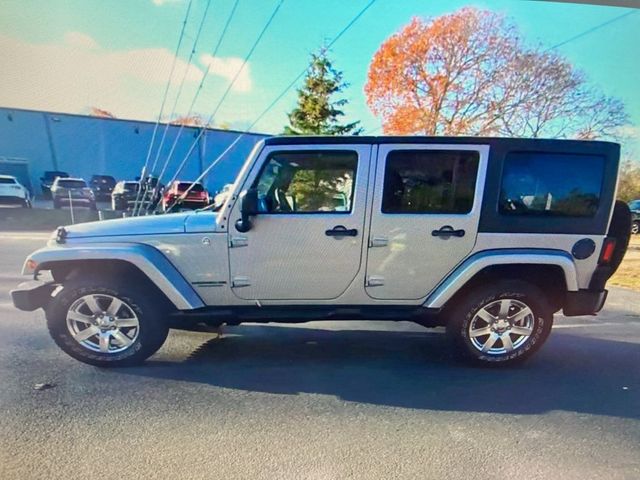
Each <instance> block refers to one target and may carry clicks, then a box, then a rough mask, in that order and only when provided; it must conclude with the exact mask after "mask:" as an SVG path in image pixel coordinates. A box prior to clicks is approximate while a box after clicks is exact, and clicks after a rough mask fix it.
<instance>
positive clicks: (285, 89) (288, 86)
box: [168, 0, 376, 211]
mask: <svg viewBox="0 0 640 480" xmlns="http://www.w3.org/2000/svg"><path fill="white" fill-rule="evenodd" d="M375 2H376V0H371V1H370V2H369V3H367V5H365V6H364V8H363V9H362V10H360V12H358V14H357V15H356V16H355V17H353V19H351V21H350V22H349V23H347V25H346V26H345V27H344V28H343V29H342V30H340V32H339V33H338V34H337V35H336V36H335V37H334V38H333V40H331V42H329V44H328V45H327V47H326V48H331V47H332V46H333V45H334V44H335V43H336V42H337V41H338V40H339V39H340V38H341V37H342V36H343V35H344V34H345V33H346V32H347V31H348V30H349V29H350V28H351V27H352V26H353V25H354V24H355V23H356V22H357V21H358V19H359V18H360V17H361V16H362V15H363V14H364V13H365V12H366V11H367V10H368V9H369V8H370V7H371V6H372V5H373V4H374V3H375ZM308 69H309V66H307V67H305V68H304V70H302V71H301V72H300V73H299V74H298V75H297V76H296V77H295V78H294V79H293V80H292V81H291V82H290V83H289V84H288V85H287V86H286V87H285V88H284V90H282V92H280V94H278V96H277V97H275V98H274V99H273V100H272V101H271V103H270V104H269V105H268V106H267V107H266V108H265V109H264V110H263V111H262V113H260V115H258V116H257V117H256V118H255V120H254V121H253V122H252V123H251V125H249V126H248V127H247V129H246V130H245V131H244V132H242V133H241V134H240V135H238V136H237V137H236V139H235V140H234V141H233V142H232V143H231V144H230V145H229V146H228V147H227V148H226V149H225V150H224V151H223V152H222V153H221V154H220V155H218V156H217V157H216V158H215V159H214V160H213V162H211V164H210V165H209V166H208V167H207V168H206V169H205V170H204V171H203V172H202V173H201V174H200V176H199V177H198V178H197V179H196V180H195V181H194V182H193V183H192V184H191V185H190V186H189V188H188V189H187V190H185V191H184V192H183V193H182V194H181V195H180V197H179V198H177V199H176V200H175V201H174V203H173V204H172V205H171V206H170V207H169V209H168V211H170V210H171V208H173V207H174V206H175V205H176V204H177V203H178V202H180V201H181V200H183V199H184V198H186V196H187V195H188V194H189V192H190V191H191V189H192V188H193V186H194V185H195V184H196V183H198V182H200V181H202V179H203V178H205V177H206V176H207V175H208V174H209V172H210V171H211V170H212V169H213V167H215V166H216V165H217V164H218V163H220V161H221V160H222V158H224V156H225V155H226V154H227V152H229V151H230V150H231V149H232V148H233V147H235V146H236V144H237V143H238V142H239V141H240V139H242V138H243V137H245V136H246V135H247V134H248V133H249V132H250V131H251V129H252V128H253V127H255V126H256V124H257V123H258V122H260V120H262V119H263V118H264V116H265V115H266V114H267V113H269V111H271V109H272V108H273V107H274V106H275V105H276V104H277V103H278V102H279V101H280V100H281V99H282V98H283V97H284V96H285V95H286V94H287V92H288V91H289V90H291V88H293V86H294V85H296V83H298V81H299V80H300V79H301V78H302V77H303V76H304V74H305V73H306V72H307V70H308Z"/></svg>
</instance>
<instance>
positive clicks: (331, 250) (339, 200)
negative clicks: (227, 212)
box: [229, 145, 371, 301]
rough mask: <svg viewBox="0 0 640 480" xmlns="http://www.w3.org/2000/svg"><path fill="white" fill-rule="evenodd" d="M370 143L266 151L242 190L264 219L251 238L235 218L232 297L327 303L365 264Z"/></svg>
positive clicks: (236, 210) (257, 220) (255, 223)
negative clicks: (250, 191)
mask: <svg viewBox="0 0 640 480" xmlns="http://www.w3.org/2000/svg"><path fill="white" fill-rule="evenodd" d="M370 155H371V146H370V145H335V146H329V145H321V146H315V147H314V146H309V145H304V146H282V147H281V146H268V147H265V149H264V150H263V151H262V153H261V154H260V158H259V159H258V162H257V163H256V165H255V166H254V168H253V169H252V171H251V172H250V173H249V175H248V177H247V180H246V181H245V183H244V188H245V189H247V188H250V187H251V188H256V189H257V190H258V198H259V213H258V214H257V215H255V216H254V217H252V228H251V229H250V230H249V231H248V232H246V233H240V232H238V231H236V230H235V227H234V222H235V220H236V219H237V218H239V217H240V205H239V203H240V202H236V204H235V205H234V207H233V210H232V212H231V216H230V220H231V222H230V226H229V244H230V249H229V259H230V267H231V285H232V289H233V292H234V293H235V294H236V295H237V296H238V297H240V298H243V299H255V300H305V301H308V300H328V299H334V298H338V297H339V296H340V295H341V294H342V293H343V292H344V291H345V290H346V289H347V288H348V287H349V285H350V284H351V283H352V282H353V280H354V278H355V277H356V275H357V273H358V271H359V269H360V264H361V255H362V247H363V228H364V217H365V210H366V197H367V178H368V172H369V161H370Z"/></svg>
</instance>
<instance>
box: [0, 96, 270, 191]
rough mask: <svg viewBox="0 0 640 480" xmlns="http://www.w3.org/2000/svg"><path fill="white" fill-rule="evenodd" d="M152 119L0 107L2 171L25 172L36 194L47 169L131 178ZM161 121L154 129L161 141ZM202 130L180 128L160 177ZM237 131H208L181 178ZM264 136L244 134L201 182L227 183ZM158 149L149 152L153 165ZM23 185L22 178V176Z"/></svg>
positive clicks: (196, 171) (172, 131)
mask: <svg viewBox="0 0 640 480" xmlns="http://www.w3.org/2000/svg"><path fill="white" fill-rule="evenodd" d="M153 129H154V123H151V122H138V121H132V120H118V119H108V118H98V117H89V116H84V115H70V114H61V113H51V112H40V111H32V110H20V109H11V108H4V107H0V173H8V174H15V175H18V176H20V177H25V176H28V179H29V180H28V181H29V182H30V184H31V187H32V191H33V192H34V193H36V194H39V193H40V189H39V185H40V177H41V176H42V173H43V172H44V171H45V170H63V171H66V172H69V174H70V175H72V176H74V177H82V178H84V179H86V180H89V178H90V177H91V175H93V174H105V175H113V176H114V177H116V179H118V180H132V179H134V178H135V177H136V176H139V175H140V171H141V168H142V165H143V164H144V161H145V159H146V157H147V152H148V148H149V143H150V141H151V137H152V135H153ZM179 129H180V127H179V126H175V125H170V126H169V128H168V129H167V135H166V138H165V141H164V143H163V148H162V149H161V151H160V154H159V156H158V161H157V166H156V168H155V172H154V173H155V174H158V173H160V170H161V169H162V166H163V164H164V162H165V159H166V158H167V156H168V154H169V151H170V149H171V147H172V145H173V142H174V140H175V138H176V137H177V136H178V131H179ZM164 130H165V125H164V124H161V125H160V126H159V128H158V131H157V133H156V141H155V145H156V146H158V145H159V144H160V139H161V137H162V135H163V133H164ZM199 133H200V130H199V129H197V128H194V127H184V128H183V131H182V133H181V134H180V135H179V139H178V143H177V144H176V148H175V151H174V153H173V155H172V157H171V160H170V162H169V164H168V168H167V171H166V173H165V174H164V176H163V183H166V182H167V181H168V180H169V179H171V177H173V175H174V173H175V171H176V169H177V167H178V165H179V164H180V162H181V161H182V160H183V159H184V158H185V156H186V154H187V152H188V151H189V149H190V148H191V146H192V145H193V143H194V142H195V141H196V137H197V136H198V134H199ZM240 134H241V132H235V131H226V130H214V129H207V130H206V132H205V134H204V135H203V136H202V138H201V139H200V141H199V142H198V143H197V144H196V146H195V148H193V150H192V152H191V154H190V155H189V157H188V159H187V161H186V164H185V168H184V169H183V170H182V172H181V173H180V175H179V179H181V180H195V179H196V178H197V177H198V176H199V175H200V174H201V172H202V170H203V169H204V168H206V167H207V166H208V165H209V164H210V163H211V162H212V161H213V160H215V159H216V158H217V157H218V155H220V153H222V152H223V151H224V150H225V149H226V148H227V147H228V146H229V145H230V144H231V143H233V141H234V140H235V139H236V138H237V137H238V136H239V135H240ZM265 136H266V135H260V134H247V135H245V136H244V137H243V138H241V139H240V140H239V141H238V143H237V144H236V145H235V146H234V147H233V148H232V149H231V150H230V151H229V152H228V153H227V154H226V155H225V156H224V158H223V159H222V160H221V161H220V162H219V163H218V164H217V165H216V167H214V168H213V169H212V170H211V172H210V174H209V175H208V176H207V178H206V179H205V180H204V182H205V184H206V186H207V188H208V189H209V191H210V192H216V191H217V190H219V189H220V188H221V187H222V186H223V185H224V184H226V183H230V182H232V181H233V179H234V178H235V176H236V174H237V173H238V171H239V170H240V168H241V167H242V164H243V162H244V160H245V159H246V157H247V155H248V154H249V152H250V151H251V149H252V148H253V146H254V145H255V144H256V143H257V142H258V141H259V140H261V139H262V138H264V137H265ZM155 157H156V150H154V151H153V152H152V155H151V161H150V164H153V162H154V160H155ZM23 181H24V182H25V183H26V179H23Z"/></svg>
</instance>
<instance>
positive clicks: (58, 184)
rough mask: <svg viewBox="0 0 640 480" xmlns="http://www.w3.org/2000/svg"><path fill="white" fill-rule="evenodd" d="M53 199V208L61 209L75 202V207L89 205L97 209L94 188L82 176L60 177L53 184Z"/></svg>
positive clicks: (92, 208)
mask: <svg viewBox="0 0 640 480" xmlns="http://www.w3.org/2000/svg"><path fill="white" fill-rule="evenodd" d="M51 199H52V200H53V208H55V209H59V208H62V207H63V206H69V205H70V204H71V202H73V206H74V207H88V208H90V209H91V210H96V209H97V207H96V197H95V195H94V194H93V190H91V188H89V185H87V182H85V181H84V180H83V179H82V178H71V177H67V178H62V177H58V178H56V179H55V181H54V182H53V185H51Z"/></svg>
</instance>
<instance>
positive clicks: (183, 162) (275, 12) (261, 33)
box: [169, 0, 284, 198]
mask: <svg viewBox="0 0 640 480" xmlns="http://www.w3.org/2000/svg"><path fill="white" fill-rule="evenodd" d="M283 3H284V0H279V2H278V4H277V5H276V7H275V9H274V10H273V12H272V13H271V16H270V17H269V18H268V20H267V22H266V23H265V25H264V27H263V28H262V30H261V31H260V34H259V35H258V37H257V38H256V40H255V41H254V42H253V45H252V46H251V48H250V49H249V52H247V55H246V56H245V57H244V60H243V61H242V64H241V65H240V67H239V68H238V70H237V71H236V73H235V75H234V76H233V78H232V79H231V82H229V85H228V86H227V88H226V90H225V91H224V93H223V94H222V97H221V98H220V100H218V103H217V104H216V106H215V108H214V110H213V112H212V113H211V115H210V116H209V118H208V119H207V121H206V122H205V125H204V127H203V128H202V129H201V130H200V133H199V134H198V136H197V137H196V138H195V139H194V140H193V142H192V143H191V147H190V148H189V150H188V151H187V153H186V155H185V156H184V158H183V160H182V162H180V166H179V167H178V169H177V170H176V173H175V174H174V175H173V177H172V178H171V180H170V181H169V184H170V183H171V182H173V181H174V180H175V179H176V178H177V177H178V175H179V174H180V172H181V171H182V169H183V168H184V165H185V164H186V162H187V160H188V159H189V156H190V155H191V153H192V152H193V150H194V149H195V147H196V146H197V145H198V142H199V141H200V138H202V136H203V135H204V133H205V132H206V126H207V125H209V124H211V122H212V120H213V118H214V116H215V115H216V113H217V112H218V110H219V109H220V106H221V105H222V103H223V102H224V100H225V99H226V97H227V95H228V94H229V92H230V91H231V88H233V85H234V84H235V82H236V80H238V77H239V76H240V74H241V73H242V71H243V70H244V67H245V66H246V64H247V62H248V61H249V59H250V58H251V55H253V52H254V51H255V50H256V48H257V46H258V44H259V43H260V41H261V40H262V37H263V36H264V34H265V33H266V31H267V29H268V28H269V26H270V25H271V23H272V22H273V19H274V18H275V16H276V14H277V13H278V10H280V7H281V6H282V4H283ZM200 178H202V176H201V177H200ZM191 187H193V185H191ZM191 187H189V189H188V190H187V191H186V193H188V192H189V191H191ZM185 196H186V194H185ZM181 198H184V197H181Z"/></svg>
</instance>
